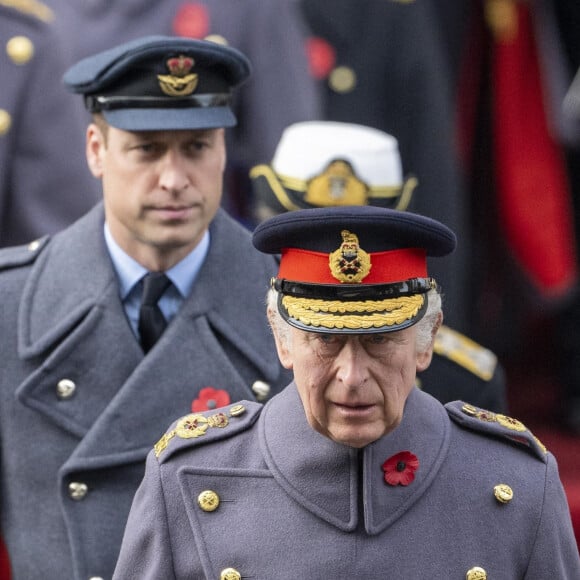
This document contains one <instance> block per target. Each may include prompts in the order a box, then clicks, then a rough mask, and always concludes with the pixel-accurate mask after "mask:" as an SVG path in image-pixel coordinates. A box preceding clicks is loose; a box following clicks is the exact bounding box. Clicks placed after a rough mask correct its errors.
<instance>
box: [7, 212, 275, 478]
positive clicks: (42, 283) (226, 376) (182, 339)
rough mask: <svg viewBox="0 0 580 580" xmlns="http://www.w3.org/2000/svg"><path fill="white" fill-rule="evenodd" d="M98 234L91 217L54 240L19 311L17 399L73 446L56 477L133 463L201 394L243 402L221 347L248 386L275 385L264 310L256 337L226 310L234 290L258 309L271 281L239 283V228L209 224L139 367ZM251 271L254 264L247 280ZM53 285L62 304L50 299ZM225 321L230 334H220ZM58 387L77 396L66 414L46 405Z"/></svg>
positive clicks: (98, 216) (237, 309)
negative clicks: (211, 391) (193, 278)
mask: <svg viewBox="0 0 580 580" xmlns="http://www.w3.org/2000/svg"><path fill="white" fill-rule="evenodd" d="M102 228H103V216H102V210H101V209H98V210H95V211H93V212H92V213H91V214H90V215H89V216H87V217H86V218H85V219H83V220H81V222H79V223H78V224H77V225H76V226H75V227H74V228H73V229H72V231H71V232H70V234H68V235H66V236H56V237H55V239H54V241H53V242H52V244H51V245H50V246H49V248H48V251H46V254H45V255H42V254H41V256H40V257H39V258H38V259H37V262H36V263H35V265H34V267H33V271H32V273H31V276H30V279H29V281H28V283H27V287H26V289H25V292H24V295H23V299H22V304H21V313H20V321H19V352H20V355H21V357H22V358H25V359H30V360H31V363H32V365H31V368H33V369H34V368H35V367H38V368H36V370H34V371H33V372H32V373H31V374H30V375H29V376H28V377H27V379H26V380H25V381H24V382H23V383H22V384H21V385H20V387H19V389H18V396H19V398H20V400H21V401H22V402H23V403H24V404H25V405H27V406H29V407H32V408H35V409H36V410H37V411H38V412H39V413H41V414H43V415H44V416H45V417H47V418H49V419H51V420H52V421H54V422H55V423H56V424H58V425H59V426H60V427H62V428H64V429H66V430H69V431H70V432H71V433H73V434H74V435H76V436H78V437H82V438H83V439H82V440H81V441H80V443H79V445H78V446H77V448H76V450H75V452H74V453H73V455H72V456H71V458H70V459H69V462H67V466H66V467H65V471H67V470H68V469H69V468H70V469H73V468H74V469H77V468H83V467H90V466H95V465H96V464H98V465H100V466H103V465H114V464H117V463H123V462H125V461H127V459H128V458H129V457H131V460H141V459H144V458H145V456H146V454H147V452H148V451H149V449H150V448H151V446H152V445H153V444H154V443H155V441H156V440H157V438H158V437H159V436H160V435H161V434H162V433H163V431H164V430H165V428H166V427H167V425H168V424H169V423H170V422H171V421H173V420H174V419H175V418H176V417H178V416H181V415H184V414H186V413H188V412H190V410H191V403H192V401H193V399H195V398H196V396H197V395H198V393H199V390H200V389H202V388H204V387H207V386H211V387H214V388H216V389H223V390H227V391H228V392H229V394H230V398H231V400H232V401H236V400H240V399H251V398H253V394H252V392H251V390H250V386H251V383H248V379H247V377H245V376H243V375H242V374H241V372H240V370H239V369H240V368H241V364H242V363H240V364H237V367H234V365H233V364H232V361H231V360H230V357H229V356H227V355H226V353H225V346H224V345H225V344H228V345H229V344H231V345H235V348H236V349H237V350H239V352H240V353H241V354H240V355H239V356H240V359H243V360H244V361H246V362H245V363H244V364H245V365H246V366H245V367H244V368H247V369H248V373H249V372H250V371H249V369H252V373H255V374H256V377H255V378H258V377H259V378H261V379H263V380H266V381H272V382H274V381H275V380H276V379H277V378H278V375H279V365H278V362H277V359H276V355H275V350H274V348H273V344H268V343H267V342H266V341H267V339H271V337H270V335H269V333H268V332H267V328H266V315H265V308H264V313H263V326H261V327H258V326H256V322H255V317H254V321H253V322H252V318H251V317H249V318H248V320H247V325H245V324H244V322H245V317H246V314H245V312H244V307H243V305H241V304H240V303H239V301H238V300H236V298H235V297H236V294H237V293H239V292H241V286H242V285H243V286H244V289H243V292H244V295H248V293H250V292H253V293H254V294H250V295H254V296H256V297H257V300H258V301H261V300H262V299H261V297H262V296H264V295H265V292H266V288H267V281H268V276H269V275H272V273H271V272H270V273H268V272H266V268H264V272H263V276H262V275H256V276H254V279H252V280H246V279H245V278H244V275H247V272H248V268H247V260H248V256H247V255H245V254H244V251H243V250H241V249H240V248H242V247H246V248H247V241H246V240H247V238H245V236H247V233H246V232H245V231H244V230H242V228H241V226H239V225H238V224H236V223H235V222H233V220H231V218H229V217H227V216H226V215H225V214H223V213H222V212H220V213H219V214H218V216H217V217H216V219H215V220H214V224H212V228H211V240H212V243H211V246H210V251H209V253H208V257H207V259H206V262H205V264H204V266H203V267H202V269H201V271H200V274H199V278H198V280H197V282H196V284H195V285H194V290H193V292H192V295H191V296H190V297H189V298H188V299H187V300H186V302H185V303H184V305H183V306H182V309H181V310H180V312H179V313H178V315H177V316H176V317H175V319H174V320H172V322H171V323H170V324H169V326H168V327H167V329H166V331H165V333H164V334H163V336H162V337H161V339H160V340H159V342H158V343H157V344H156V345H155V347H154V348H153V349H152V350H151V351H150V352H149V354H148V355H147V356H146V357H144V356H143V353H142V352H141V349H140V347H139V345H138V343H137V341H136V339H135V337H134V335H133V333H132V331H131V329H130V326H129V324H128V322H127V320H126V318H125V316H124V312H123V309H122V305H121V301H120V299H119V296H118V287H117V284H116V280H115V274H114V271H113V269H112V265H111V264H110V260H109V258H108V254H107V251H106V247H105V244H104V240H103V233H102ZM242 232H243V233H242ZM242 235H243V236H244V241H245V243H242V242H241V240H242V237H241V236H242ZM232 264H233V265H232ZM257 270H258V271H259V267H257V266H256V264H254V265H253V267H252V268H251V269H250V271H252V272H254V274H255V273H256V271H257ZM260 274H261V273H260ZM61 284H65V285H66V286H65V288H66V292H65V293H64V295H63V296H62V297H59V296H56V292H57V291H58V288H59V287H60V286H61ZM236 320H239V321H240V326H239V330H238V329H237V328H234V326H233V324H232V323H231V321H236ZM259 320H261V318H259ZM228 348H230V349H233V347H228ZM47 355H48V356H47ZM228 355H229V353H228ZM45 357H46V359H45ZM35 360H38V361H39V365H40V366H38V365H35V364H34V361H35ZM87 361H91V367H92V368H87ZM237 362H238V361H236V363H237ZM78 369H83V370H82V375H80V376H79V372H80V371H79V370H78ZM253 369H255V370H253ZM64 378H68V379H70V380H73V381H74V382H75V383H76V384H77V389H79V390H82V397H78V400H79V403H78V404H76V405H75V399H74V398H73V399H71V400H70V401H67V402H66V404H63V403H62V402H61V401H59V400H58V399H57V397H56V396H55V387H56V385H57V383H58V382H59V381H60V380H61V379H64ZM254 380H255V379H254ZM81 402H82V404H81ZM87 403H89V404H87Z"/></svg>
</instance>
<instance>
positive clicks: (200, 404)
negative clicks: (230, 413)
mask: <svg viewBox="0 0 580 580" xmlns="http://www.w3.org/2000/svg"><path fill="white" fill-rule="evenodd" d="M229 404H230V394H229V393H228V392H227V391H222V390H220V389H214V388H213V387H205V388H203V389H201V391H199V396H198V397H197V399H194V400H193V401H192V402H191V410H192V411H193V412H194V413H199V412H200V411H212V410H213V409H217V408H218V407H225V406H226V405H229Z"/></svg>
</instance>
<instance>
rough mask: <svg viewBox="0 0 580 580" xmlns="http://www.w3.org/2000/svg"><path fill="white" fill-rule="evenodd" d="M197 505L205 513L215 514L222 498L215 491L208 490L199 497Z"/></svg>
mask: <svg viewBox="0 0 580 580" xmlns="http://www.w3.org/2000/svg"><path fill="white" fill-rule="evenodd" d="M197 503H198V504H199V507H200V508H201V509H202V510H203V511H204V512H214V511H215V510H217V509H218V507H219V505H220V496H219V495H218V494H217V493H216V492H215V491H212V490H211V489H206V490H205V491H202V492H201V493H200V494H199V495H198V496H197Z"/></svg>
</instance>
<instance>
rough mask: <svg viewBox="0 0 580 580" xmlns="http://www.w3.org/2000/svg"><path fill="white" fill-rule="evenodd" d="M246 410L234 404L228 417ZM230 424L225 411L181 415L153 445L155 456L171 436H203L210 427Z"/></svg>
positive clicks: (192, 437) (194, 437) (218, 427)
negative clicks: (205, 414)
mask: <svg viewBox="0 0 580 580" xmlns="http://www.w3.org/2000/svg"><path fill="white" fill-rule="evenodd" d="M245 412H246V408H245V407H244V406H243V405H234V406H233V407H232V408H231V409H230V417H239V416H240V415H243V414H244V413H245ZM229 424H230V420H229V419H228V416H227V415H226V414H225V413H216V414H215V415H210V416H209V417H205V416H204V415H199V414H192V415H186V416H185V417H182V418H181V419H179V421H178V422H177V425H176V426H175V429H173V430H172V431H168V432H167V433H165V434H164V435H163V436H162V437H161V439H159V441H157V443H156V444H155V445H154V447H153V449H154V451H155V457H159V455H161V453H162V452H163V451H165V449H167V446H168V445H169V442H170V441H171V439H173V437H175V436H176V435H177V437H180V438H181V439H196V438H198V437H203V436H204V435H205V434H206V432H207V430H208V429H210V428H217V429H223V428H225V427H227V426H228V425H229Z"/></svg>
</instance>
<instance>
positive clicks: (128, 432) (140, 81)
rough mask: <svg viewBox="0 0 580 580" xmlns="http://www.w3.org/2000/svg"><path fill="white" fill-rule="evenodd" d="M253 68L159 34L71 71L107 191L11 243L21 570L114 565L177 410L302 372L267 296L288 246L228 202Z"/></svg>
mask: <svg viewBox="0 0 580 580" xmlns="http://www.w3.org/2000/svg"><path fill="white" fill-rule="evenodd" d="M249 72H250V65H249V62H248V60H247V59H246V57H245V56H244V55H243V54H241V53H240V52H239V51H237V50H234V49H231V48H227V47H223V46H220V45H218V44H215V43H211V42H205V41H196V40H188V39H179V38H173V37H146V38H143V39H137V40H135V41H133V42H131V43H128V44H125V45H122V46H119V47H116V48H112V49H110V50H108V51H106V52H104V53H100V54H97V55H95V56H94V57H89V58H88V59H86V60H84V61H81V62H80V63H78V64H77V65H76V66H75V67H73V68H71V69H70V70H69V71H68V73H67V75H66V77H65V81H66V83H67V85H68V86H69V88H70V89H72V90H73V91H74V92H76V93H80V94H82V95H83V96H84V99H85V102H86V105H87V107H88V108H89V110H90V111H91V112H92V114H93V116H94V117H93V122H92V123H91V124H90V125H89V127H88V130H87V147H86V149H87V159H88V163H89V167H90V169H91V171H92V173H93V174H94V175H95V176H96V177H98V178H100V179H101V181H102V187H103V204H99V205H98V206H96V207H95V208H94V209H93V210H91V211H90V212H89V213H88V214H87V215H85V216H84V217H82V218H81V219H80V220H79V221H77V222H76V223H75V224H73V225H72V226H71V227H69V228H67V229H65V230H63V231H62V232H60V233H58V234H56V235H55V236H53V237H51V238H45V239H43V240H41V241H39V243H38V244H36V245H35V246H34V247H14V248H7V249H4V250H3V251H2V252H0V294H1V295H2V310H1V311H0V321H1V322H0V324H1V332H0V355H1V358H2V365H3V370H2V377H1V380H0V446H1V447H0V457H1V469H0V472H1V474H2V475H1V480H0V485H1V490H0V518H1V532H2V535H3V537H4V539H5V541H6V545H7V548H8V552H9V556H10V560H11V565H12V575H13V579H14V580H30V579H31V578H41V577H42V578H45V579H50V580H63V579H67V580H69V579H73V578H74V579H77V580H87V579H88V578H92V579H93V580H95V579H97V578H99V579H101V578H102V579H109V580H110V578H111V576H112V573H113V568H114V565H115V561H116V559H117V556H118V551H119V547H120V544H121V538H122V534H123V529H124V525H125V521H126V517H127V515H128V513H129V508H130V505H131V500H132V498H133V496H134V494H135V490H136V489H137V487H138V484H139V482H140V481H141V479H142V477H143V470H144V466H145V458H146V455H147V452H148V450H149V448H150V447H151V445H152V444H153V443H154V442H155V441H156V440H157V439H158V438H159V435H160V433H162V432H163V429H164V428H165V426H166V425H167V424H168V423H169V421H171V420H172V419H173V418H174V417H176V416H179V415H181V414H183V413H187V412H190V411H191V410H192V409H211V408H214V407H216V406H220V405H223V404H227V403H228V401H231V402H234V401H237V400H240V399H247V398H250V399H255V398H259V399H266V398H268V395H269V393H270V392H271V393H274V392H276V391H277V390H280V389H282V388H283V387H284V386H285V385H286V384H287V382H288V378H289V373H286V372H285V371H284V369H283V368H282V366H281V365H280V364H279V361H278V359H277V357H276V349H275V345H274V341H273V338H272V335H271V332H270V329H269V328H268V323H267V320H266V317H265V314H264V310H263V297H262V296H260V294H261V293H262V288H263V287H264V285H265V284H267V281H268V280H269V279H270V278H271V276H273V275H275V273H276V269H277V263H276V260H275V259H274V258H273V257H271V256H264V255H262V254H260V253H259V252H257V251H256V250H255V248H254V247H253V246H252V243H251V237H250V234H249V232H248V231H247V230H246V229H244V228H243V227H242V226H240V225H239V224H238V223H237V222H236V221H235V220H233V219H232V218H231V217H229V216H228V215H227V214H226V213H225V212H224V211H223V210H222V209H220V207H219V206H220V199H221V192H222V176H223V170H224V167H225V163H226V154H225V138H224V128H225V127H230V126H232V125H234V123H235V117H234V114H233V112H232V110H231V107H230V102H231V98H232V92H233V90H234V89H235V87H237V86H238V85H239V84H241V83H242V82H243V81H244V80H245V79H246V78H247V77H248V74H249ZM240 305H243V307H240ZM165 327H166V328H165Z"/></svg>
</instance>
